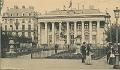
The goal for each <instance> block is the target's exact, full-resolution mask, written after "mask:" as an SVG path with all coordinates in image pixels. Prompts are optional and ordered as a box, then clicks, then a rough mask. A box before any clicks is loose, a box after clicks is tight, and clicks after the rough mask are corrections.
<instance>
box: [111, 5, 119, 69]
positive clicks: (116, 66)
mask: <svg viewBox="0 0 120 70" xmlns="http://www.w3.org/2000/svg"><path fill="white" fill-rule="evenodd" d="M113 11H114V13H115V18H116V48H117V52H116V53H115V59H116V60H115V64H114V66H113V68H114V69H120V66H119V54H118V19H119V12H120V10H119V9H118V7H116V9H115V10H113Z"/></svg>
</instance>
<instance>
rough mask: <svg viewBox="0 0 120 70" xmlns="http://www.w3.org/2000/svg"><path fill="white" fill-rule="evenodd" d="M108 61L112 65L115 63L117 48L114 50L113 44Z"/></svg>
mask: <svg viewBox="0 0 120 70" xmlns="http://www.w3.org/2000/svg"><path fill="white" fill-rule="evenodd" d="M108 63H109V64H110V65H114V64H115V50H114V48H113V46H111V49H110V57H109V60H108Z"/></svg>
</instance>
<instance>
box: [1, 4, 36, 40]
mask: <svg viewBox="0 0 120 70" xmlns="http://www.w3.org/2000/svg"><path fill="white" fill-rule="evenodd" d="M37 15H38V14H37V12H36V11H35V10H34V7H32V6H30V7H29V8H26V7H25V6H22V8H19V7H18V6H14V8H7V11H6V12H4V13H3V17H2V30H3V31H5V32H7V33H8V32H12V35H14V36H19V37H20V36H24V37H28V38H32V41H35V38H36V37H37V35H36V34H37V33H36V32H37V19H36V17H37ZM35 36H36V37H35Z"/></svg>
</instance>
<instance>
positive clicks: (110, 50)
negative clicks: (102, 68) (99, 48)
mask: <svg viewBox="0 0 120 70" xmlns="http://www.w3.org/2000/svg"><path fill="white" fill-rule="evenodd" d="M114 46H115V45H113V44H112V43H109V45H108V46H107V50H106V52H107V53H106V54H107V63H108V64H111V65H114V64H115V54H116V53H117V52H118V54H120V47H119V45H118V50H116V49H115V47H114Z"/></svg>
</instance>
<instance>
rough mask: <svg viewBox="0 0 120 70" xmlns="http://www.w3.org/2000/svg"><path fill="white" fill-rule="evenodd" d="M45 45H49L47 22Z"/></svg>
mask: <svg viewBox="0 0 120 70" xmlns="http://www.w3.org/2000/svg"><path fill="white" fill-rule="evenodd" d="M45 44H48V28H47V22H45Z"/></svg>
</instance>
